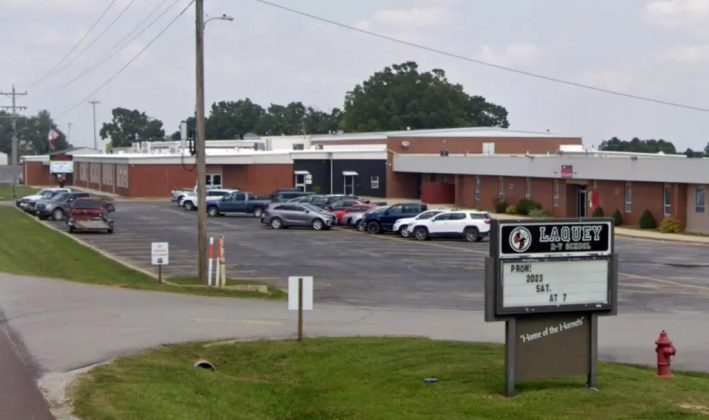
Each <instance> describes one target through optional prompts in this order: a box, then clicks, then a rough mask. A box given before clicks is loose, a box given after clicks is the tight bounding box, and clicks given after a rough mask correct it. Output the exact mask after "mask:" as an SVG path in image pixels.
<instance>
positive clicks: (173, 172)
mask: <svg viewBox="0 0 709 420" xmlns="http://www.w3.org/2000/svg"><path fill="white" fill-rule="evenodd" d="M117 166H121V165H117ZM117 169H118V168H117ZM196 176H197V169H196V168H195V169H194V170H191V171H190V170H187V169H185V168H184V167H183V166H182V165H180V164H174V165H128V185H129V188H128V189H125V188H118V187H117V188H116V193H117V194H121V195H128V196H130V197H168V196H169V195H170V191H172V190H173V189H179V188H189V187H193V186H194V185H195V182H196Z"/></svg>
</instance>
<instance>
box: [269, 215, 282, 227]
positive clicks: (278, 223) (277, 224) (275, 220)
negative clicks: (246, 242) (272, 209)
mask: <svg viewBox="0 0 709 420" xmlns="http://www.w3.org/2000/svg"><path fill="white" fill-rule="evenodd" d="M269 225H270V226H271V228H273V229H280V228H282V227H283V220H281V219H279V218H278V217H274V218H273V220H271V223H269Z"/></svg>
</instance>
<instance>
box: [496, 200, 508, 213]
mask: <svg viewBox="0 0 709 420" xmlns="http://www.w3.org/2000/svg"><path fill="white" fill-rule="evenodd" d="M505 210H507V201H505V200H501V201H497V202H496V203H495V213H504V212H505Z"/></svg>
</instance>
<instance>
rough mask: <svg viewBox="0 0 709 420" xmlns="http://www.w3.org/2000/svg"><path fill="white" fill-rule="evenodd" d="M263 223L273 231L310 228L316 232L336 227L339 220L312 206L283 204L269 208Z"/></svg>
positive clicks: (262, 218)
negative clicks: (293, 227)
mask: <svg viewBox="0 0 709 420" xmlns="http://www.w3.org/2000/svg"><path fill="white" fill-rule="evenodd" d="M261 223H264V224H266V225H268V226H270V227H271V228H273V229H281V228H288V227H291V226H300V227H308V226H309V227H311V228H313V229H314V230H323V229H329V228H330V227H332V226H334V225H335V224H336V223H337V219H336V218H335V215H334V214H332V213H329V212H326V211H324V210H323V209H321V208H318V207H315V206H313V205H311V204H302V203H281V204H279V205H277V206H271V207H269V208H268V210H266V212H265V213H264V214H263V216H262V217H261Z"/></svg>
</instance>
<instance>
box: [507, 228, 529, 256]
mask: <svg viewBox="0 0 709 420" xmlns="http://www.w3.org/2000/svg"><path fill="white" fill-rule="evenodd" d="M531 245H532V234H531V233H529V230H528V229H527V228H525V227H521V226H519V227H516V228H514V229H512V232H510V247H512V249H513V250H514V251H515V252H524V251H526V250H528V249H529V247H530V246H531Z"/></svg>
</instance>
